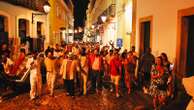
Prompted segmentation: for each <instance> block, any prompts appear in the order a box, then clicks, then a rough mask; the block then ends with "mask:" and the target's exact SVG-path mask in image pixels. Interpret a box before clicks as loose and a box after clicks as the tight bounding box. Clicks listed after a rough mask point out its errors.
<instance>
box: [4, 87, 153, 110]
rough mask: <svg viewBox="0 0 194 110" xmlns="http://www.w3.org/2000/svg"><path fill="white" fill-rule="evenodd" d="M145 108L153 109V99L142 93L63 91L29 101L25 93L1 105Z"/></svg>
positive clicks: (8, 108) (45, 109)
mask: <svg viewBox="0 0 194 110" xmlns="http://www.w3.org/2000/svg"><path fill="white" fill-rule="evenodd" d="M137 106H138V107H139V106H145V107H146V108H148V109H151V99H150V97H149V96H146V95H143V94H142V93H141V92H133V93H132V94H131V95H129V96H128V95H126V94H125V95H122V96H121V97H120V98H116V97H115V95H114V94H113V93H110V92H109V91H108V90H103V91H102V93H99V94H89V95H87V96H76V97H74V98H72V97H69V96H66V94H65V92H63V90H60V89H58V90H56V91H55V96H54V97H50V96H49V95H43V96H42V97H41V98H40V99H36V100H34V101H30V100H29V94H28V93H24V94H21V95H18V96H16V97H14V98H10V99H7V100H5V101H3V102H1V103H0V108H1V110H133V109H135V108H136V107H137Z"/></svg>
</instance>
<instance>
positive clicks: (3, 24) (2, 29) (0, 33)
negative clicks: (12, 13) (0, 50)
mask: <svg viewBox="0 0 194 110" xmlns="http://www.w3.org/2000/svg"><path fill="white" fill-rule="evenodd" d="M7 24H8V18H7V17H6V16H2V15H0V45H1V44H2V43H7V44H8V42H9V38H8V25H7Z"/></svg>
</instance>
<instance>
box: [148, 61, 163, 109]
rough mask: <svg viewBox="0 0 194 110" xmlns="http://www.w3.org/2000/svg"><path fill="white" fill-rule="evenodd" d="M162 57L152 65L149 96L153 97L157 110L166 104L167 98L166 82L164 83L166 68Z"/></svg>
mask: <svg viewBox="0 0 194 110" xmlns="http://www.w3.org/2000/svg"><path fill="white" fill-rule="evenodd" d="M162 61H163V60H162V57H157V58H156V62H155V64H154V65H152V69H151V85H150V89H149V94H150V95H151V96H152V97H153V105H154V108H155V109H157V105H158V104H159V105H161V104H164V103H165V98H166V96H167V92H166V86H165V85H166V82H165V81H164V76H165V67H164V66H163V62H162Z"/></svg>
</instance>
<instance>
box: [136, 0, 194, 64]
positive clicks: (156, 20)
mask: <svg viewBox="0 0 194 110" xmlns="http://www.w3.org/2000/svg"><path fill="white" fill-rule="evenodd" d="M190 7H194V1H193V0H137V11H136V12H137V18H136V21H137V22H136V23H137V24H136V47H138V48H139V19H140V18H142V17H147V16H150V15H152V16H153V33H152V34H153V37H152V42H151V43H152V44H151V45H152V52H153V54H154V55H155V56H158V55H160V53H161V52H166V53H167V55H168V56H169V58H170V60H171V61H172V62H174V59H175V57H176V40H177V16H178V15H177V13H178V10H180V9H185V8H190Z"/></svg>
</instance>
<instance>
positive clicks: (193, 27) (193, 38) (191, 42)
mask: <svg viewBox="0 0 194 110" xmlns="http://www.w3.org/2000/svg"><path fill="white" fill-rule="evenodd" d="M186 19H187V20H188V44H187V61H186V73H187V74H194V68H193V67H194V62H193V61H194V15H192V16H188V17H186Z"/></svg>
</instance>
